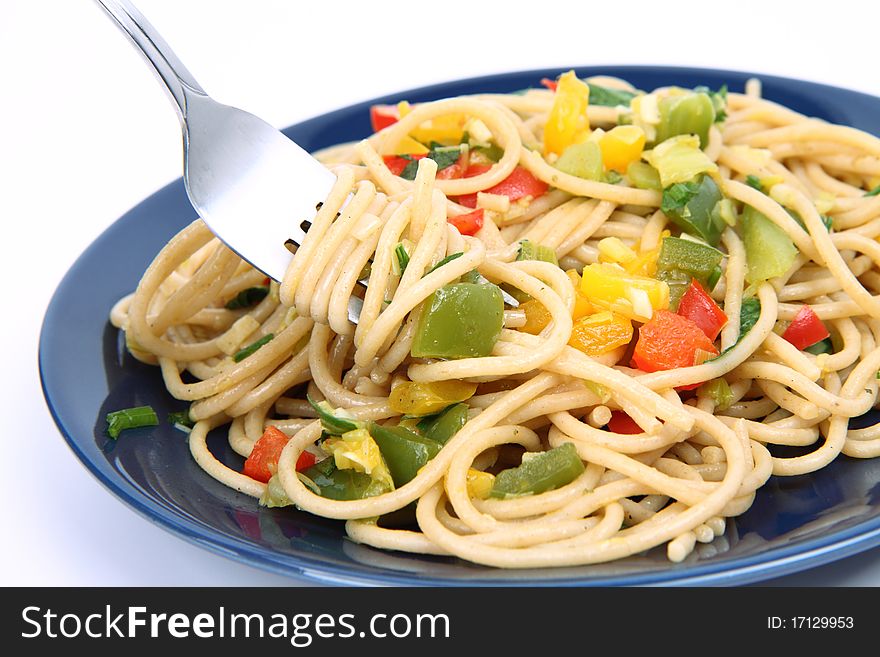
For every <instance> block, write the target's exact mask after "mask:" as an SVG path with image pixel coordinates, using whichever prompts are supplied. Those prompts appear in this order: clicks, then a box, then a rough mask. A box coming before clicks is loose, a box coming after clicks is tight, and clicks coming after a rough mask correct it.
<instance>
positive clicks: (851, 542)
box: [38, 64, 880, 587]
mask: <svg viewBox="0 0 880 657" xmlns="http://www.w3.org/2000/svg"><path fill="white" fill-rule="evenodd" d="M573 68H574V70H575V71H577V72H578V73H579V74H581V75H583V74H590V75H615V74H616V75H618V76H620V77H624V78H625V77H626V74H627V72H630V73H634V74H637V73H651V74H652V75H661V76H669V77H673V76H675V75H694V74H697V75H707V76H710V77H727V78H738V79H745V78H748V77H758V78H760V79H761V80H762V81H764V82H768V83H776V84H788V85H790V84H798V85H800V84H803V85H807V86H810V87H817V88H824V89H830V90H834V92H835V93H838V94H839V93H846V94H855V95H857V96H861V97H863V98H864V99H865V100H867V101H868V102H872V103H877V104H878V109H880V97H878V96H873V95H871V94H867V93H864V92H861V91H857V90H853V89H848V88H844V87H837V86H834V85H829V84H825V83H820V82H812V81H809V80H803V79H798V78H793V77H782V76H774V75H765V74H762V73H749V72H745V71H738V70H733V69H731V70H727V69H716V68H702V67H692V66H665V65H664V66H651V65H613V64H608V65H595V66H590V65H584V66H575V67H573ZM560 70H566V69H565V68H564V67H563V68H542V69H532V70H521V71H505V72H503V73H497V74H488V75H481V76H474V77H469V78H459V79H454V80H448V81H445V82H439V83H434V84H430V85H425V86H421V87H416V88H412V89H408V90H402V91H398V92H394V93H391V94H386V95H383V96H380V97H377V98H373V99H368V100H363V101H360V102H354V103H351V104H349V105H347V106H345V107H341V108H337V109H334V110H332V111H329V112H326V113H324V114H321V115H318V116H314V117H310V118H307V119H303V120H302V121H299V122H297V123H295V124H293V125H290V126H287V127H286V128H284V132H285V133H287V132H291V131H296V130H302V129H308V127H309V125H310V124H315V123H318V122H321V121H325V120H331V119H332V117H333V116H334V115H336V114H337V113H342V112H350V111H352V110H353V109H354V108H357V107H369V105H372V104H377V103H383V102H386V101H388V100H393V99H395V98H401V97H404V96H407V97H414V96H417V95H431V94H434V95H437V94H438V93H439V92H442V90H443V89H446V88H448V87H450V86H452V85H457V84H471V85H479V84H480V83H483V82H488V81H492V82H493V83H497V82H499V81H504V80H506V79H518V78H521V77H525V76H530V77H533V78H534V79H536V80H537V79H540V78H541V77H547V76H550V75H553V74H555V73H558V72H559V71H560ZM181 184H182V178H177V179H176V180H174V181H172V182H170V183H168V184H166V185H164V186H163V187H161V188H160V189H158V190H157V191H155V192H153V193H152V194H150V195H149V196H147V197H145V198H143V199H141V200H140V201H139V202H138V203H136V204H135V205H134V206H132V207H131V208H130V209H129V210H128V211H126V212H125V213H124V214H123V215H121V216H120V217H118V218H117V219H116V220H114V221H113V222H111V223H110V224H109V225H108V226H107V227H106V228H105V229H104V230H103V231H102V232H101V233H100V234H99V235H98V236H97V237H96V238H95V239H94V240H93V241H92V242H91V243H90V244H89V245H88V246H87V247H86V248H85V249H84V250H83V252H82V253H80V254H79V256H78V257H77V258H76V260H75V261H74V262H73V264H72V265H71V266H70V267H69V268H68V270H67V271H66V272H65V274H64V276H63V277H62V278H61V280H60V281H59V282H58V284H57V285H56V287H55V290H54V292H53V293H52V296H51V299H50V301H49V303H48V305H47V306H46V310H45V312H44V317H43V322H42V324H41V328H40V335H39V349H38V370H39V377H40V387H41V390H42V393H43V397H44V400H45V402H46V405H47V407H48V410H49V413H50V415H51V417H52V420H53V422H54V423H55V425H56V427H57V428H58V431H59V433H60V434H61V436H62V438H63V439H64V441H65V442H66V444H67V446H68V448H70V450H71V451H72V452H73V454H74V455H75V456H76V457H77V459H78V461H79V462H80V464H81V465H82V466H84V467H85V468H86V470H87V471H88V472H89V473H90V474H91V475H92V476H93V477H95V479H97V480H98V482H99V483H100V484H101V485H102V486H103V487H104V488H106V489H107V490H108V491H110V493H112V494H113V495H114V497H116V499H117V500H119V501H120V502H122V503H123V504H125V506H127V507H128V508H130V509H131V510H133V511H135V512H137V513H138V514H139V515H141V516H142V517H144V518H145V519H147V520H149V521H150V522H151V523H152V524H154V525H157V526H159V527H161V528H162V529H164V530H165V531H167V532H169V533H171V534H172V535H174V536H177V537H179V538H182V539H184V540H186V541H187V542H188V543H190V544H192V545H196V546H198V547H201V548H203V549H206V550H208V551H210V552H212V553H214V554H217V555H220V556H224V557H227V558H231V559H232V560H234V561H237V562H239V563H243V564H246V565H249V566H252V567H257V568H261V569H263V570H265V571H269V572H273V573H276V574H280V575H284V576H287V577H301V578H303V579H306V580H308V581H310V582H312V583H315V584H325V585H337V586H338V585H342V586H376V585H397V586H400V585H402V586H453V587H455V586H458V587H461V586H476V587H481V586H495V587H497V586H552V587H563V586H565V587H568V586H609V585H626V586H644V585H647V586H658V585H659V586H706V585H710V586H722V585H742V584H749V583H754V582H758V581H763V580H766V579H769V578H772V577H779V576H783V575H788V574H792V573H796V572H800V571H803V570H807V569H809V568H812V567H816V566H819V565H823V564H828V563H831V562H834V561H838V560H840V559H844V558H846V557H849V556H853V555H855V554H858V553H860V552H864V551H867V550H870V549H871V548H874V547H877V546H880V516H878V517H875V518H869V519H866V520H864V521H860V522H858V523H856V524H855V525H853V526H851V527H847V528H844V529H839V530H836V531H832V532H830V533H828V534H824V535H819V536H817V537H814V538H810V539H806V540H805V541H802V542H799V543H796V544H794V545H789V546H780V547H771V548H769V549H767V550H766V551H762V552H758V553H755V554H751V555H746V556H742V557H736V558H734V559H732V560H731V561H729V562H724V563H722V564H719V563H713V562H712V561H707V562H705V563H697V564H695V565H688V566H687V567H686V568H684V569H682V570H678V569H677V568H676V567H675V564H670V568H669V569H666V570H659V571H652V572H648V573H638V572H636V573H626V574H612V575H600V576H597V577H577V578H572V579H566V580H561V579H549V580H547V579H541V578H538V577H525V578H519V579H517V578H515V577H512V578H509V579H500V578H499V579H494V578H482V577H480V576H479V575H476V573H475V575H476V576H475V577H472V578H468V579H455V578H448V577H442V576H440V577H421V576H419V575H418V574H415V573H409V572H406V571H392V570H386V571H383V572H377V573H373V572H359V573H357V574H356V575H352V574H351V573H348V572H346V570H345V567H344V566H343V565H340V564H334V563H330V562H326V561H322V560H321V559H320V558H316V557H305V556H290V555H284V554H282V553H278V552H275V551H272V550H271V549H269V548H265V547H262V546H258V545H255V544H253V543H251V542H248V541H246V540H243V539H239V538H237V537H233V536H227V535H222V534H220V533H219V532H218V531H217V530H216V529H215V528H212V527H210V526H208V525H203V524H201V523H199V522H198V521H196V520H194V519H192V518H188V517H183V516H180V515H178V514H175V513H174V512H173V511H172V510H171V509H168V508H165V507H163V506H161V505H159V504H157V503H156V502H154V501H152V500H151V499H150V498H148V497H147V496H146V495H144V494H143V493H142V492H141V491H140V490H138V489H137V488H136V487H134V486H133V485H131V483H129V482H128V481H127V480H126V479H125V478H124V477H122V476H120V475H118V473H117V474H116V476H111V474H109V473H108V471H107V470H108V469H107V468H105V467H101V466H102V464H100V463H97V462H96V461H94V460H93V459H91V458H90V457H89V455H88V454H86V452H85V450H84V449H83V448H82V447H81V445H80V441H81V440H83V438H81V437H79V438H78V437H76V436H73V435H72V434H71V432H70V431H69V430H68V428H67V427H66V426H65V425H64V423H63V421H62V418H61V417H60V415H59V412H58V409H57V408H56V403H55V401H53V399H52V394H51V392H50V390H49V384H48V381H49V379H51V373H50V369H51V366H50V365H47V363H46V362H45V359H44V353H45V341H46V340H47V339H48V338H47V336H48V334H49V333H50V332H51V328H50V319H51V316H52V312H53V308H54V307H55V306H56V305H57V302H58V299H59V296H60V291H61V289H62V288H63V287H64V286H65V284H66V283H67V282H68V280H69V279H71V278H72V277H74V276H75V273H76V270H77V269H78V268H79V266H80V265H81V264H83V263H84V262H86V261H87V260H88V256H89V254H90V252H91V251H92V250H94V249H96V248H97V247H98V245H99V244H100V243H101V242H103V241H104V240H106V239H108V238H109V236H110V234H111V233H112V232H113V231H114V229H118V228H119V227H120V226H121V225H122V224H124V223H125V222H126V220H130V215H132V214H133V213H134V212H135V211H136V210H137V209H138V208H139V207H141V206H142V205H144V204H145V203H147V202H149V201H151V200H155V199H157V198H158V197H160V196H163V195H168V194H170V193H171V192H172V191H177V190H178V189H179V188H180V186H181ZM113 472H115V471H113ZM345 540H351V539H348V538H347V537H346V538H345ZM487 568H488V567H487ZM491 570H492V572H500V571H502V570H503V569H491ZM552 570H553V569H547V571H548V572H552ZM510 572H511V573H517V572H520V571H517V570H511V571H510Z"/></svg>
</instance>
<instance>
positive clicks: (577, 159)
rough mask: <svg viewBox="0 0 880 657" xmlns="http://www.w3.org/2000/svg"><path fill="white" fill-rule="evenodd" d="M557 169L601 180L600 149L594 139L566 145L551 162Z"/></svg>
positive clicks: (585, 177)
mask: <svg viewBox="0 0 880 657" xmlns="http://www.w3.org/2000/svg"><path fill="white" fill-rule="evenodd" d="M553 166H555V167H556V168H557V169H559V170H560V171H562V172H563V173H567V174H569V175H572V176H577V177H578V178H584V179H585V180H602V174H603V172H604V169H603V168H602V149H601V147H600V146H599V144H598V143H596V142H595V141H585V142H582V143H578V144H572V145H571V146H568V147H567V148H566V149H565V150H564V151H563V152H562V155H560V156H559V159H557V160H556V162H554V163H553Z"/></svg>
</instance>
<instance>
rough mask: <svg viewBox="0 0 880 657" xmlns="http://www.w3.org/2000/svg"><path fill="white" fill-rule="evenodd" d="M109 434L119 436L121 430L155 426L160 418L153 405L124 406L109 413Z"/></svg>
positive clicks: (113, 436)
mask: <svg viewBox="0 0 880 657" xmlns="http://www.w3.org/2000/svg"><path fill="white" fill-rule="evenodd" d="M106 419H107V434H108V435H109V436H110V437H111V438H118V437H119V432H121V431H125V430H126V429H138V428H140V427H154V426H156V425H158V424H159V418H158V417H157V416H156V411H154V410H153V407H152V406H135V407H133V408H123V409H122V410H119V411H112V412H110V413H107V418H106Z"/></svg>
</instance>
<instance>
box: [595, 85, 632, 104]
mask: <svg viewBox="0 0 880 657" xmlns="http://www.w3.org/2000/svg"><path fill="white" fill-rule="evenodd" d="M588 86H589V87H590V105H601V106H602V107H617V106H618V105H625V106H626V107H629V102H630V101H631V100H632V99H633V98H635V97H636V96H637V95H638V94H636V93H633V92H632V91H626V90H624V89H610V88H608V87H603V86H601V85H598V84H592V83H588Z"/></svg>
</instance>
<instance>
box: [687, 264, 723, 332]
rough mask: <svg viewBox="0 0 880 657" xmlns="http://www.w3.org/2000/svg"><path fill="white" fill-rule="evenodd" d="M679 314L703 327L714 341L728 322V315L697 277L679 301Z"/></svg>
mask: <svg viewBox="0 0 880 657" xmlns="http://www.w3.org/2000/svg"><path fill="white" fill-rule="evenodd" d="M678 314H679V315H681V316H682V317H687V318H688V319H689V320H691V321H692V322H693V323H694V324H696V325H697V326H699V327H700V328H701V329H703V333H705V334H706V337H707V338H709V339H710V340H713V341H714V340H715V338H717V337H718V334H719V333H720V332H721V329H723V328H724V325H725V324H727V315H725V314H724V311H723V310H721V308H719V307H718V304H717V303H715V301H714V300H713V299H712V297H710V296H709V293H708V292H706V290H705V289H704V288H703V286H702V285H700V284H699V282H697V280H696V279H692V280H691V284H690V286H689V287H688V289H687V291H685V293H684V294H683V295H682V297H681V301H679V303H678Z"/></svg>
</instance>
